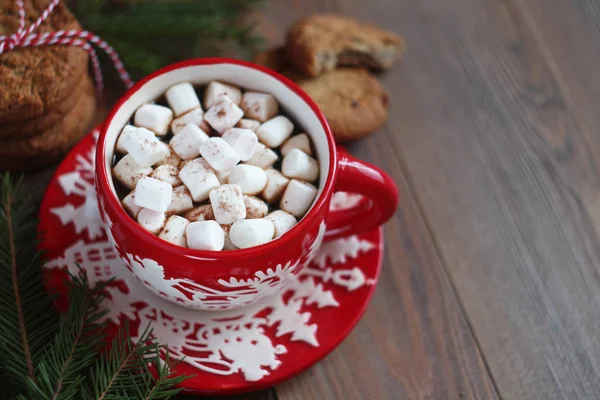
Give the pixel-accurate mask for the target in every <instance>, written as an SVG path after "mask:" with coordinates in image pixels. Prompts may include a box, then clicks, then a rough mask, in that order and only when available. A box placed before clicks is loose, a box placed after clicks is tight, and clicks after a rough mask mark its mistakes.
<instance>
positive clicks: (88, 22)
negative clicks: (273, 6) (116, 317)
mask: <svg viewBox="0 0 600 400" xmlns="http://www.w3.org/2000/svg"><path fill="white" fill-rule="evenodd" d="M262 1H263V0H77V1H74V0H72V1H71V2H70V4H71V6H72V10H73V12H74V14H75V15H76V16H77V18H78V19H79V20H80V22H81V24H82V26H83V27H84V28H85V29H87V30H90V31H93V32H94V33H96V34H98V35H100V36H101V37H102V38H104V39H105V40H107V41H108V42H109V43H110V44H111V45H112V46H113V47H114V48H115V49H116V50H117V51H118V52H119V54H120V56H121V58H122V60H123V62H124V64H125V66H126V67H127V69H128V70H129V72H130V73H132V75H133V76H134V78H135V77H140V76H143V75H146V74H148V73H150V72H153V71H155V70H156V69H157V68H160V67H163V66H165V65H167V64H170V63H173V62H176V61H181V60H184V59H189V58H194V57H202V56H215V55H222V54H223V53H229V54H231V51H230V50H233V51H234V52H235V53H236V54H239V53H243V54H244V55H247V56H251V55H252V53H253V52H254V51H256V50H257V46H258V44H260V38H259V37H258V36H257V35H256V34H255V33H254V29H253V28H254V26H253V24H252V23H251V22H250V21H249V20H248V18H247V17H248V13H249V11H250V10H252V9H253V8H255V7H256V6H257V5H258V4H259V3H261V2H262ZM215 44H216V45H215ZM232 47H233V48H232Z"/></svg>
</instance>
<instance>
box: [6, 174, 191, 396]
mask: <svg viewBox="0 0 600 400" xmlns="http://www.w3.org/2000/svg"><path fill="white" fill-rule="evenodd" d="M26 199H27V197H26V195H25V192H23V191H22V190H21V184H20V181H19V182H17V183H16V184H15V185H14V186H12V185H11V179H10V177H9V175H8V174H5V175H3V176H2V177H0V310H2V312H1V313H0V350H2V351H3V354H2V357H0V393H1V395H0V398H2V399H4V398H10V399H18V400H23V399H27V400H38V399H39V400H49V399H53V400H66V399H77V400H80V399H81V400H97V399H102V400H110V399H126V398H127V399H166V398H169V397H170V396H172V395H173V394H175V393H177V392H178V391H179V389H176V388H173V386H175V385H177V384H179V383H180V382H182V381H183V380H184V379H186V377H184V376H178V377H172V376H171V372H172V369H171V368H172V363H171V362H170V360H169V357H168V352H167V354H166V361H165V362H164V363H163V362H162V361H161V360H160V358H159V354H160V351H161V348H162V347H161V346H160V345H158V344H157V343H156V342H155V340H154V339H151V338H152V331H151V329H150V328H147V329H146V330H145V331H144V332H143V333H142V334H141V335H140V338H139V340H138V341H137V343H136V344H132V342H131V338H130V335H129V331H128V329H127V328H125V329H122V330H121V331H120V332H119V334H118V335H117V336H116V337H115V338H114V339H113V341H112V350H111V351H110V352H109V353H108V357H106V356H104V355H103V356H100V355H99V350H100V349H101V348H102V347H103V346H104V344H105V343H104V333H103V332H104V329H103V328H104V327H105V323H103V322H101V321H103V320H104V317H105V316H106V314H107V311H106V310H104V309H103V308H102V307H101V303H102V301H103V300H104V299H105V297H106V291H105V288H106V286H107V285H108V284H110V283H111V282H110V281H108V282H103V283H99V284H96V285H95V286H94V287H92V288H90V287H89V281H88V279H87V276H86V274H85V271H84V270H83V269H80V273H79V274H78V275H77V276H71V277H70V281H69V282H66V283H65V284H66V285H67V289H68V300H69V309H68V311H67V312H66V313H64V314H63V315H61V316H60V319H58V324H57V316H56V313H55V312H54V309H53V307H52V304H51V303H52V299H53V296H50V295H48V293H47V292H46V290H45V287H44V282H43V280H42V274H41V269H40V260H39V257H40V253H39V251H38V249H37V240H36V237H37V232H36V227H35V225H36V222H37V220H36V218H33V217H32V208H31V207H30V206H29V204H30V203H29V202H28V201H26ZM57 325H58V328H57ZM99 356H100V357H99ZM148 363H151V364H153V365H154V366H155V369H156V372H157V375H158V376H157V378H156V379H154V377H153V375H152V373H151V371H150V369H149V367H148ZM32 369H33V372H32ZM90 377H92V378H91V379H90Z"/></svg>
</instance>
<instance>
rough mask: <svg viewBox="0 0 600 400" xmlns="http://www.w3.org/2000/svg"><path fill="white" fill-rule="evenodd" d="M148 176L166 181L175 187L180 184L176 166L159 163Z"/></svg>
mask: <svg viewBox="0 0 600 400" xmlns="http://www.w3.org/2000/svg"><path fill="white" fill-rule="evenodd" d="M150 178H154V179H158V180H159V181H163V182H167V183H168V184H169V185H171V186H173V187H176V186H180V185H181V179H179V170H178V169H177V167H174V166H172V165H167V164H163V165H159V166H158V167H156V169H155V170H154V171H153V172H152V173H151V174H150Z"/></svg>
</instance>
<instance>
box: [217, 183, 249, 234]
mask: <svg viewBox="0 0 600 400" xmlns="http://www.w3.org/2000/svg"><path fill="white" fill-rule="evenodd" d="M210 204H211V205H212V209H213V213H214V214H215V220H216V221H217V222H218V223H219V224H222V225H230V224H233V223H234V222H235V221H238V220H240V219H244V218H246V206H245V205H244V197H243V195H242V189H241V188H240V187H239V186H238V185H221V186H219V187H218V188H216V189H213V190H211V191H210Z"/></svg>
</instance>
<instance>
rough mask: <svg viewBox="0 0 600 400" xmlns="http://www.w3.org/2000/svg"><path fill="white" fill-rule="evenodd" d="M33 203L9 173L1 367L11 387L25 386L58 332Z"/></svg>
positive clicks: (0, 189) (3, 186) (0, 243)
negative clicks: (42, 267) (41, 262)
mask: <svg viewBox="0 0 600 400" xmlns="http://www.w3.org/2000/svg"><path fill="white" fill-rule="evenodd" d="M31 214H32V207H31V203H30V202H29V201H28V198H27V196H26V195H25V193H23V192H22V190H21V182H20V181H17V182H15V184H14V185H13V184H12V182H11V179H10V177H9V175H7V174H5V175H3V176H2V177H1V178H0V282H2V283H3V284H1V285H0V309H1V310H2V313H0V348H1V349H2V350H3V356H2V357H0V370H2V372H3V374H2V375H3V376H4V377H5V380H6V381H8V383H7V386H10V387H12V388H15V390H25V389H26V388H27V387H28V382H29V381H35V380H36V377H35V368H34V366H35V365H36V364H37V362H38V361H39V360H40V359H41V357H42V356H43V354H44V348H45V346H46V345H47V344H48V343H49V342H50V341H51V339H52V337H53V336H54V332H55V321H56V313H55V312H54V311H53V308H52V304H51V302H52V297H50V296H48V294H47V293H46V291H45V290H44V284H43V281H42V277H41V274H40V269H39V252H38V251H37V240H36V236H37V233H36V227H35V222H36V221H35V219H34V218H31Z"/></svg>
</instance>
